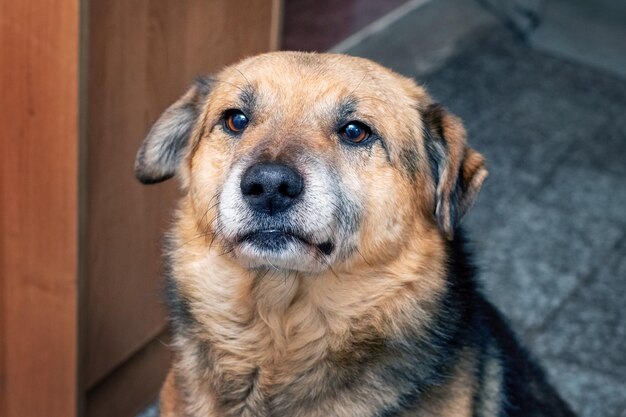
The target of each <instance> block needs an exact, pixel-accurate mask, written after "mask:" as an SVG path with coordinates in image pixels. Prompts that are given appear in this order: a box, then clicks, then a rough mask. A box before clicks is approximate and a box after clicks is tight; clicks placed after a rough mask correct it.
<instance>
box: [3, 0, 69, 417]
mask: <svg viewBox="0 0 626 417" xmlns="http://www.w3.org/2000/svg"><path fill="white" fill-rule="evenodd" d="M78 20H79V5H78V1H77V0H56V1H54V0H49V1H43V0H29V1H9V0H7V1H2V2H0V62H1V64H0V91H1V93H0V109H2V110H1V111H0V126H1V127H2V128H1V132H0V155H2V157H1V162H0V207H1V211H0V277H1V281H0V307H1V310H0V344H1V345H2V348H1V353H2V356H0V407H1V408H0V415H2V416H3V417H39V416H50V417H72V416H75V415H76V409H77V406H76V398H77V396H76V394H77V383H76V375H77V360H76V357H77V343H76V340H77V335H76V331H77V317H78V314H77V256H78V244H77V240H78V237H77V236H78V229H77V228H78V224H77V222H78V215H77V210H78V208H77V205H78V200H77V196H78V184H77V179H78V172H77V167H78V160H77V158H78V143H79V142H78V81H77V79H78V78H77V75H78V39H79V24H78V23H79V22H78Z"/></svg>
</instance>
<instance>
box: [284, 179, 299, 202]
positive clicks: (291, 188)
mask: <svg viewBox="0 0 626 417" xmlns="http://www.w3.org/2000/svg"><path fill="white" fill-rule="evenodd" d="M278 192H279V193H281V194H282V195H285V196H287V197H291V198H295V197H297V196H299V195H300V193H301V192H302V181H294V182H286V181H285V182H282V183H281V184H280V186H279V187H278Z"/></svg>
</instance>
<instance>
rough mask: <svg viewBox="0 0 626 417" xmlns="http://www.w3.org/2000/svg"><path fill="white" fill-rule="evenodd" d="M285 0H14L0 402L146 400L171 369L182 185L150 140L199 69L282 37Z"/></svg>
mask: <svg viewBox="0 0 626 417" xmlns="http://www.w3.org/2000/svg"><path fill="white" fill-rule="evenodd" d="M280 3H281V2H280V1H279V0H238V1H236V2H235V1H232V0H181V1H171V0H82V1H79V0H53V1H44V0H31V1H28V2H27V1H10V0H0V82H1V83H2V84H1V91H2V94H0V104H1V106H0V108H2V109H3V110H2V111H1V112H0V126H2V127H3V128H2V132H1V133H0V138H1V141H0V144H1V147H0V150H1V152H2V153H1V158H2V161H1V162H0V175H1V177H0V198H1V200H0V210H1V211H0V227H1V228H0V274H1V275H0V279H1V280H0V415H1V416H3V417H4V416H6V417H30V416H33V417H34V416H37V417H39V416H44V415H45V416H51V417H56V416H59V417H72V416H76V415H87V416H107V417H108V416H116V417H124V416H132V415H134V413H136V412H137V411H138V410H139V409H140V408H142V407H143V406H145V405H146V404H147V402H148V401H151V400H152V399H154V398H155V395H156V392H157V390H158V388H159V386H160V384H161V381H162V378H163V377H164V374H165V372H166V369H167V365H168V361H169V354H168V349H167V337H168V336H167V326H166V322H165V312H164V308H163V305H162V302H161V287H162V285H161V278H160V270H161V268H160V265H161V253H160V246H161V243H160V242H161V236H162V235H163V233H164V232H165V231H166V230H167V227H168V224H169V219H170V217H171V211H172V208H173V202H174V200H175V198H176V194H177V191H176V190H175V187H174V184H173V183H172V184H168V183H166V184H161V185H155V186H150V187H149V186H141V185H140V184H139V183H138V182H137V181H136V180H135V179H134V177H133V160H134V155H135V152H136V150H137V148H138V146H139V143H140V141H141V139H142V138H143V136H144V135H145V133H146V132H147V130H148V128H149V126H150V124H151V123H152V122H154V120H155V119H156V118H157V117H158V115H159V113H160V112H161V111H162V110H163V109H164V108H165V107H166V106H167V105H168V104H170V103H171V102H173V101H174V100H175V99H176V98H177V97H178V96H179V95H180V94H182V93H183V92H184V90H185V89H186V87H187V85H188V84H189V83H190V82H191V81H192V80H193V78H195V77H196V76H197V75H199V74H206V73H211V72H214V71H217V70H219V69H220V68H221V67H222V66H224V65H226V64H229V63H232V62H234V61H236V60H238V59H240V58H242V57H244V56H247V55H252V54H256V53H260V52H264V51H267V50H270V49H275V48H276V46H277V43H278V33H279V22H280V10H281V7H280V6H281V4H280Z"/></svg>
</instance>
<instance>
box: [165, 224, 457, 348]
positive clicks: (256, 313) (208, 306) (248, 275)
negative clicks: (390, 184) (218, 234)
mask: <svg viewBox="0 0 626 417" xmlns="http://www.w3.org/2000/svg"><path fill="white" fill-rule="evenodd" d="M182 218H189V217H188V216H185V217H182ZM176 233H177V234H175V235H174V239H173V251H172V252H171V253H170V261H171V264H172V265H171V267H172V269H173V275H174V277H175V280H176V286H177V287H178V288H179V291H181V292H182V295H183V296H184V297H186V298H188V300H189V305H190V306H191V310H192V311H191V312H190V313H191V315H192V316H194V317H196V319H197V320H199V322H200V323H202V324H203V325H205V326H206V327H207V328H212V329H213V331H217V332H219V333H221V335H220V336H223V337H226V338H233V337H237V334H233V332H240V331H241V329H240V328H239V327H241V326H244V325H245V326H249V325H250V323H252V322H254V321H257V322H259V324H261V323H264V324H265V325H266V327H267V328H266V330H267V331H268V332H269V334H268V336H269V337H270V338H271V340H272V341H273V342H272V343H273V344H274V345H275V347H276V348H277V349H280V348H281V347H282V348H286V346H287V345H288V344H289V343H290V341H291V340H293V339H294V338H297V337H298V336H299V335H300V334H301V333H312V334H315V333H316V332H320V333H321V332H323V333H325V335H326V336H333V335H334V336H336V343H340V340H345V338H347V337H348V334H349V333H350V332H351V331H352V330H354V326H355V324H356V323H357V322H363V320H364V319H363V317H368V318H369V319H370V320H371V321H372V323H370V324H368V326H369V325H373V324H374V323H375V322H376V321H377V320H385V321H387V320H389V321H391V322H392V323H393V324H397V325H398V326H400V324H401V322H402V319H401V318H402V316H403V315H404V314H406V312H407V311H409V312H411V314H412V316H411V320H413V319H414V318H415V317H414V316H415V315H414V314H413V312H414V311H415V309H418V310H419V309H422V310H423V313H424V315H425V317H427V316H428V315H429V311H428V309H429V305H430V304H432V303H433V300H437V299H438V298H439V297H438V294H441V293H442V292H443V291H444V290H445V285H446V283H445V271H444V270H443V269H442V265H444V264H445V262H444V261H443V259H444V258H445V256H446V255H445V245H444V244H443V243H442V241H441V238H440V236H439V235H438V234H437V233H432V234H431V235H429V236H423V235H422V236H420V237H417V236H416V237H414V238H410V239H407V240H406V241H407V243H406V245H405V246H404V247H403V248H402V250H400V251H399V252H398V253H397V255H396V257H395V258H394V259H393V260H391V261H389V262H387V263H385V264H374V265H373V264H370V263H368V262H365V261H364V262H360V263H355V264H353V265H351V266H350V267H349V268H337V269H335V268H334V269H333V270H329V271H327V272H323V273H319V274H307V273H302V272H294V271H282V270H277V269H274V268H267V269H259V270H249V269H246V268H244V267H243V266H241V265H240V264H238V263H237V262H236V261H235V260H234V259H233V258H232V257H231V256H230V255H229V254H224V253H223V251H221V250H220V248H219V246H217V245H216V246H215V247H213V248H211V249H210V250H208V251H207V250H206V247H207V244H206V242H205V241H203V239H208V240H210V239H211V236H206V237H201V238H198V237H197V226H196V225H193V224H191V223H190V224H184V223H181V222H179V224H178V225H177V228H176ZM182 245H184V250H177V248H182V247H183V246H182ZM392 310H398V311H392ZM407 320H408V318H407ZM392 328H393V327H392ZM381 331H382V327H381ZM331 339H332V337H331ZM332 340H335V339H332Z"/></svg>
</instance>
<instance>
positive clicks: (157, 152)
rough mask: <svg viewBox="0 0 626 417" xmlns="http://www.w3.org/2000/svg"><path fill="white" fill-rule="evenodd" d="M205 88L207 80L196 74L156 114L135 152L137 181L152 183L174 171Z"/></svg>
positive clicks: (199, 110) (187, 142) (186, 142)
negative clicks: (186, 86) (185, 89)
mask: <svg viewBox="0 0 626 417" xmlns="http://www.w3.org/2000/svg"><path fill="white" fill-rule="evenodd" d="M209 91H210V84H209V81H208V80H207V79H205V78H198V79H197V80H196V81H195V82H194V83H193V85H192V86H191V87H190V88H189V90H187V92H186V93H185V94H184V95H183V96H182V97H181V98H180V99H178V101H176V102H175V103H174V104H172V105H171V106H170V107H169V108H168V109H167V110H165V111H164V112H163V114H162V115H161V117H159V120H157V121H156V123H155V124H154V126H152V128H151V129H150V132H148V135H147V136H146V138H145V139H144V140H143V143H142V144H141V146H140V147H139V151H138V152H137V157H136V159H135V176H136V177H137V179H138V180H139V181H141V182H142V183H144V184H154V183H157V182H161V181H165V180H167V179H169V178H171V177H173V176H174V175H175V174H176V172H177V170H178V166H179V164H180V162H181V160H182V158H183V156H184V155H185V153H186V150H187V145H188V144H189V137H190V136H191V133H192V131H193V128H194V126H195V124H196V121H197V120H198V117H199V116H200V112H201V111H202V105H203V104H204V101H205V99H206V96H207V95H208V94H209Z"/></svg>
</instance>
